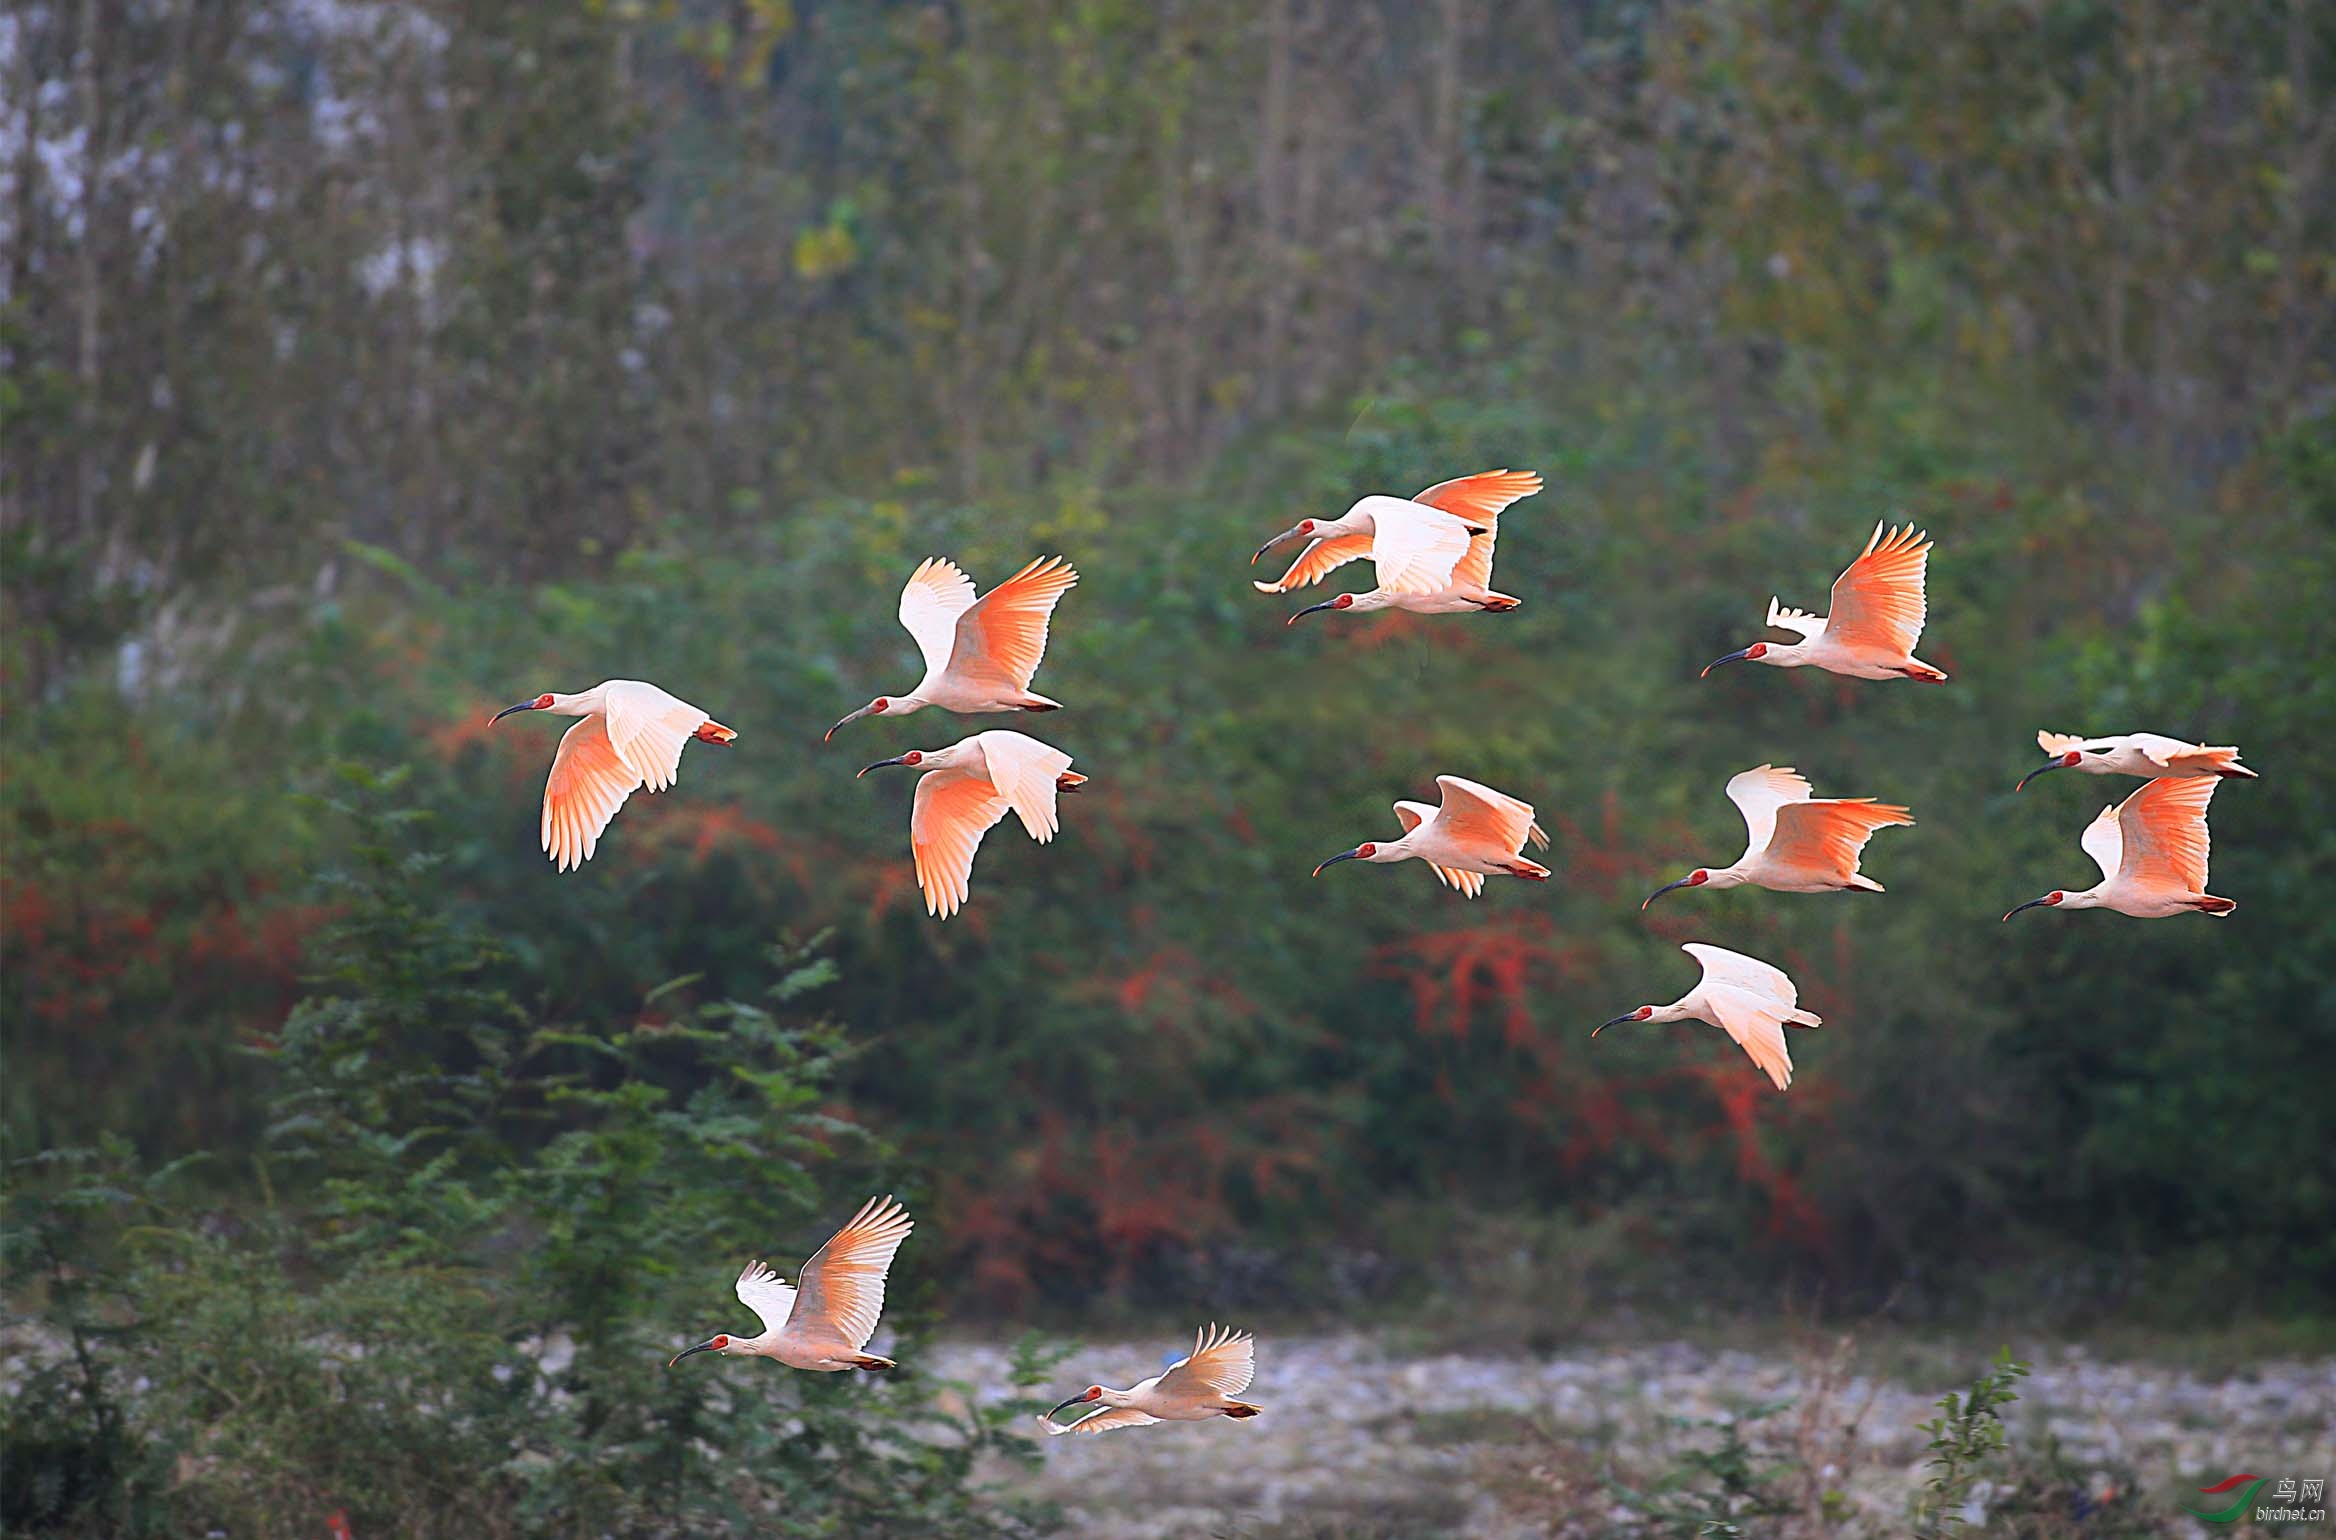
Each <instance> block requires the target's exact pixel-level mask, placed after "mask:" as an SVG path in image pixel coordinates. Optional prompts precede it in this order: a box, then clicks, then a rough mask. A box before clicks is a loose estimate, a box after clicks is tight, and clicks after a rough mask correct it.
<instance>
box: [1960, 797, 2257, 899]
mask: <svg viewBox="0 0 2336 1540" xmlns="http://www.w3.org/2000/svg"><path fill="white" fill-rule="evenodd" d="M2221 784H2222V781H2221V779H2220V778H2219V777H2214V776H2203V777H2197V776H2194V777H2166V778H2163V779H2159V780H2153V781H2149V782H2147V783H2145V784H2144V785H2143V786H2142V788H2141V790H2139V791H2137V792H2135V793H2134V794H2133V795H2132V796H2130V797H2127V798H2126V799H2125V800H2124V801H2123V802H2120V803H2117V804H2116V805H2115V806H2113V807H2105V808H2103V809H2101V814H2100V816H2099V817H2098V818H2095V819H2094V820H2093V821H2092V822H2091V823H2090V824H2088V825H2087V826H2086V827H2085V832H2084V835H2083V837H2082V839H2081V840H2080V841H2079V843H2081V844H2082V845H2083V846H2084V850H2085V854H2086V855H2088V856H2091V857H2092V858H2093V864H2094V865H2095V866H2098V867H2099V868H2100V869H2101V880H2100V881H2099V882H2098V883H2096V884H2094V885H2093V886H2092V887H2089V888H2087V889H2085V890H2084V891H2083V892H2081V893H2070V892H2066V891H2063V890H2062V889H2059V888H2055V889H2053V890H2052V891H2051V892H2049V893H2047V894H2045V895H2044V896H2043V897H2042V898H2031V899H2029V900H2028V901H2027V902H2026V903H2024V904H2021V905H2019V906H2018V908H2015V909H2013V910H2011V911H2010V912H2009V913H2007V914H2005V915H2004V918H2005V919H2007V920H2008V919H2010V918H2011V917H2012V915H2015V914H2018V913H2019V912H2020V910H2021V909H2033V908H2035V907H2036V906H2037V905H2039V904H2041V905H2043V906H2045V907H2046V908H2052V909H2114V910H2116V911H2117V912H2118V913H2119V914H2130V915H2132V916H2133V917H2134V918H2136V919H2141V920H2162V919H2165V918H2167V917H2168V916H2171V915H2177V914H2189V913H2193V912H2195V913H2198V914H2211V915H2216V916H2221V915H2227V914H2229V913H2230V912H2231V911H2232V910H2233V909H2236V908H2238V907H2239V906H2238V904H2237V903H2236V902H2235V901H2233V900H2231V899H2227V898H2217V897H2215V896H2214V895H2213V894H2212V893H2209V892H2207V891H2206V858H2207V854H2208V848H2209V845H2210V843H2211V842H2210V841H2209V839H2208V837H2207V832H2206V804H2207V803H2209V802H2211V801H2213V800H2214V789H2215V787H2217V786H2220V785H2221Z"/></svg>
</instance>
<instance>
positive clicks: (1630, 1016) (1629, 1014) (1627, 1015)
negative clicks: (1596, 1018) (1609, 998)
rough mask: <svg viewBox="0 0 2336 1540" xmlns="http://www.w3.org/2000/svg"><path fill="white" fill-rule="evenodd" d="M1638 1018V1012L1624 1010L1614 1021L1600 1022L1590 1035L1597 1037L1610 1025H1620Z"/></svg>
mask: <svg viewBox="0 0 2336 1540" xmlns="http://www.w3.org/2000/svg"><path fill="white" fill-rule="evenodd" d="M1636 1020H1638V1012H1636V1011H1624V1012H1623V1013H1622V1014H1621V1015H1619V1016H1617V1017H1615V1018H1614V1019H1613V1020H1612V1021H1601V1022H1599V1023H1598V1024H1597V1025H1596V1026H1594V1027H1592V1028H1591V1029H1590V1035H1591V1036H1592V1037H1596V1036H1597V1035H1598V1034H1599V1033H1601V1032H1603V1031H1605V1030H1606V1029H1607V1028H1608V1027H1619V1026H1621V1025H1622V1024H1623V1023H1624V1022H1626V1021H1636Z"/></svg>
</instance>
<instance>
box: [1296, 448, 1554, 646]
mask: <svg viewBox="0 0 2336 1540" xmlns="http://www.w3.org/2000/svg"><path fill="white" fill-rule="evenodd" d="M1540 490H1541V477H1540V476H1539V475H1538V474H1536V473H1535V472H1533V471H1506V470H1502V471H1485V472H1482V473H1480V474H1478V475H1474V476H1461V477H1458V478H1457V479H1455V480H1452V481H1443V482H1438V483H1437V484H1436V485H1434V486H1432V487H1429V488H1428V489H1427V490H1426V491H1424V492H1422V493H1420V494H1419V496H1417V497H1415V498H1409V499H1406V498H1400V497H1366V498H1364V499H1362V500H1361V501H1360V502H1357V503H1356V504H1355V505H1354V506H1353V507H1352V508H1350V509H1348V510H1347V511H1346V513H1345V514H1344V515H1343V516H1342V517H1340V518H1336V519H1305V520H1301V521H1300V522H1299V523H1297V524H1295V525H1293V526H1291V527H1290V528H1289V529H1286V530H1284V531H1283V532H1282V533H1280V534H1278V535H1276V536H1274V537H1273V539H1271V540H1268V541H1267V542H1266V543H1265V544H1264V545H1262V546H1260V547H1258V551H1257V555H1258V556H1263V555H1264V554H1265V553H1266V552H1267V551H1270V550H1272V549H1273V548H1274V547H1275V546H1276V545H1279V544H1280V543H1281V542H1283V541H1285V540H1292V539H1298V538H1301V537H1303V538H1305V539H1306V540H1307V541H1308V544H1307V546H1306V549H1305V550H1304V551H1302V552H1300V553H1299V555H1298V559H1297V560H1296V561H1295V562H1292V563H1291V564H1290V570H1289V571H1287V572H1285V573H1283V574H1282V576H1281V578H1280V579H1279V580H1278V581H1276V582H1272V583H1255V584H1252V585H1251V586H1253V587H1254V588H1256V589H1257V591H1258V592H1259V593H1267V594H1281V593H1288V592H1289V591H1290V590H1292V589H1294V588H1303V587H1306V586H1307V585H1308V584H1312V583H1319V582H1320V581H1322V579H1323V578H1325V577H1327V576H1328V575H1329V574H1330V573H1332V572H1335V571H1336V570H1338V569H1339V568H1340V567H1343V566H1345V565H1346V564H1347V563H1348V562H1351V561H1356V560H1359V559H1361V558H1363V557H1369V558H1370V559H1371V563H1372V565H1373V566H1374V567H1375V568H1376V569H1377V572H1378V586H1377V587H1376V588H1373V589H1372V590H1371V591H1370V592H1368V593H1360V594H1340V595H1339V596H1338V597H1337V598H1335V599H1332V600H1329V601H1328V602H1326V603H1322V604H1317V605H1313V606H1311V607H1309V608H1307V609H1303V610H1300V611H1299V612H1298V613H1297V614H1296V615H1292V616H1291V617H1290V619H1289V624H1291V625H1295V624H1297V622H1298V619H1299V617H1300V616H1305V615H1311V614H1313V613H1315V612H1316V611H1317V610H1353V611H1356V612H1358V613H1368V612H1370V611H1372V610H1384V609H1397V610H1408V611H1410V612H1411V613H1413V614H1418V615H1457V614H1464V613H1468V612H1470V611H1477V610H1490V611H1494V612H1499V611H1503V610H1513V609H1515V608H1516V607H1517V606H1518V604H1520V603H1521V602H1523V601H1521V600H1519V599H1517V598H1515V597H1514V596H1512V595H1509V594H1504V593H1496V592H1494V591H1493V589H1492V587H1491V584H1492V557H1493V545H1494V542H1495V541H1496V540H1498V539H1499V535H1500V528H1499V524H1500V514H1501V510H1502V509H1504V508H1506V507H1508V506H1509V504H1511V503H1513V502H1515V501H1517V500H1518V499H1519V498H1524V497H1531V496H1532V495H1533V494H1534V493H1536V492H1538V491H1540ZM1251 560H1252V561H1255V560H1256V557H1252V558H1251Z"/></svg>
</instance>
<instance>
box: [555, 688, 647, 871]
mask: <svg viewBox="0 0 2336 1540" xmlns="http://www.w3.org/2000/svg"><path fill="white" fill-rule="evenodd" d="M640 784H641V777H640V776H639V774H637V773H636V772H635V771H634V769H633V767H632V766H630V765H628V764H626V763H625V762H624V761H623V760H621V759H619V758H618V757H617V753H616V749H615V748H614V747H613V746H612V745H611V744H610V743H609V741H608V728H607V725H606V722H605V720H604V719H603V718H602V717H601V716H599V715H598V714H594V715H592V716H588V717H579V718H578V719H577V721H576V725H575V726H573V727H571V728H569V729H568V730H567V731H566V732H565V733H562V734H561V735H560V751H559V752H558V753H557V754H555V755H553V756H552V773H551V776H550V778H549V779H547V780H546V781H545V782H544V783H543V851H544V854H545V855H547V856H550V857H551V858H552V860H553V861H554V862H555V863H556V864H557V865H558V866H559V869H560V870H561V871H563V872H564V871H568V870H569V869H571V868H573V867H578V866H582V865H583V864H584V863H585V862H587V861H589V860H591V859H592V852H593V851H595V850H597V849H599V848H600V836H601V833H602V831H604V830H605V829H607V828H608V821H609V820H610V819H612V818H614V817H615V816H616V812H617V809H618V808H620V807H623V806H624V805H625V798H627V797H629V796H631V795H632V794H633V788H634V787H636V786H638V785H640Z"/></svg>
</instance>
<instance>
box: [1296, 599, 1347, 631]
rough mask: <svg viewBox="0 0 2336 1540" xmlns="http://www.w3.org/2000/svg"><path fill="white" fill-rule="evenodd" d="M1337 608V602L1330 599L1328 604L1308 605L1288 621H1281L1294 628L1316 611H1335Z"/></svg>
mask: <svg viewBox="0 0 2336 1540" xmlns="http://www.w3.org/2000/svg"><path fill="white" fill-rule="evenodd" d="M1337 608H1338V601H1337V600H1336V599H1332V600H1330V601H1329V602H1328V603H1324V604H1309V605H1307V606H1306V607H1305V608H1304V609H1302V610H1300V611H1298V613H1297V614H1295V615H1292V616H1291V617H1290V618H1289V619H1288V620H1286V621H1283V622H1282V624H1284V625H1288V626H1294V625H1296V624H1297V623H1298V622H1299V621H1301V620H1303V619H1305V618H1306V617H1307V616H1308V615H1311V614H1313V613H1314V612H1315V611H1316V610H1335V609H1337Z"/></svg>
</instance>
